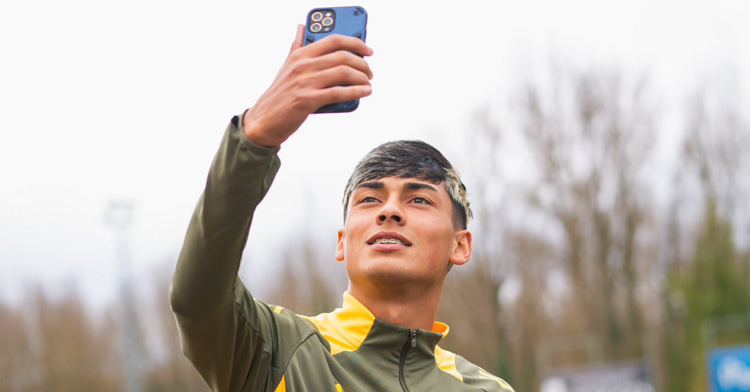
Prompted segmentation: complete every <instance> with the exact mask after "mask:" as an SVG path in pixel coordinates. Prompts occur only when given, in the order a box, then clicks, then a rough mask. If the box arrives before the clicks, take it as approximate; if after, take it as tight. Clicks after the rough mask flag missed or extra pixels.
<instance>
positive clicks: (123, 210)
mask: <svg viewBox="0 0 750 392" xmlns="http://www.w3.org/2000/svg"><path fill="white" fill-rule="evenodd" d="M133 207H134V203H133V202H132V201H111V202H110V203H109V206H108V208H107V212H106V214H105V217H104V221H105V224H107V225H108V226H110V227H111V228H112V229H114V231H115V239H116V243H117V245H116V246H117V274H118V278H119V279H118V280H119V282H118V283H119V292H118V299H117V301H118V305H119V310H120V311H119V323H118V324H119V328H118V330H119V331H118V337H119V343H120V350H119V352H120V367H121V372H122V378H123V385H122V386H121V388H122V389H121V390H123V391H124V392H141V391H143V390H144V389H143V371H142V366H141V361H142V360H143V355H142V351H141V347H143V346H142V341H141V339H140V338H141V336H140V325H139V323H138V313H137V311H136V305H135V290H134V289H133V278H132V271H131V265H130V238H129V234H130V226H131V223H132V220H133Z"/></svg>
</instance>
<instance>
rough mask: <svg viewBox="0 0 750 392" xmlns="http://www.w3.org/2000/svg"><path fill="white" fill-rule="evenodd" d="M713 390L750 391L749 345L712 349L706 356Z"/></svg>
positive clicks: (725, 391) (720, 391)
mask: <svg viewBox="0 0 750 392" xmlns="http://www.w3.org/2000/svg"><path fill="white" fill-rule="evenodd" d="M708 371H709V377H710V379H709V383H710V385H711V391H713V392H750V346H739V347H728V348H719V349H715V350H712V351H711V353H710V354H709V356H708Z"/></svg>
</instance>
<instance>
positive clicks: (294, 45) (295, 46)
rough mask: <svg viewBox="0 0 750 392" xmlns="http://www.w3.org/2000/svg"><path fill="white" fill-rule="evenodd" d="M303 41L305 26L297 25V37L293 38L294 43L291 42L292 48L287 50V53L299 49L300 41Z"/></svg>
mask: <svg viewBox="0 0 750 392" xmlns="http://www.w3.org/2000/svg"><path fill="white" fill-rule="evenodd" d="M304 39H305V25H301V24H298V25H297V35H296V36H295V37H294V42H292V47H291V48H290V49H289V53H291V52H293V51H294V50H295V49H299V48H301V47H302V41H303V40H304Z"/></svg>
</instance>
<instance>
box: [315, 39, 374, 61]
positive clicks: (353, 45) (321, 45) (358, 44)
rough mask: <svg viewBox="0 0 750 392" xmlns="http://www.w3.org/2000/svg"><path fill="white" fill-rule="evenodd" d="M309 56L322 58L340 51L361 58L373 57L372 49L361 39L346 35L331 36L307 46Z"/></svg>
mask: <svg viewBox="0 0 750 392" xmlns="http://www.w3.org/2000/svg"><path fill="white" fill-rule="evenodd" d="M305 48H309V49H308V51H309V52H308V54H309V55H310V56H312V57H317V56H322V55H324V54H328V53H333V52H336V51H339V50H346V51H349V52H352V53H354V54H358V55H360V56H371V55H372V53H373V51H372V48H370V47H369V46H367V44H365V43H364V42H363V41H362V40H361V39H359V38H355V37H349V36H345V35H339V34H333V35H329V36H327V37H325V38H323V39H321V40H320V41H318V42H313V43H312V44H310V45H307V46H306V47H305Z"/></svg>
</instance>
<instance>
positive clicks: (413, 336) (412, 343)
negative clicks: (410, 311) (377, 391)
mask: <svg viewBox="0 0 750 392" xmlns="http://www.w3.org/2000/svg"><path fill="white" fill-rule="evenodd" d="M417 331H419V330H418V329H414V330H412V329H410V330H409V338H408V339H406V343H404V348H402V349H401V358H399V360H398V382H399V383H401V389H403V390H404V392H409V388H408V387H407V386H406V378H404V364H405V363H406V354H407V353H408V352H409V348H411V347H417Z"/></svg>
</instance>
